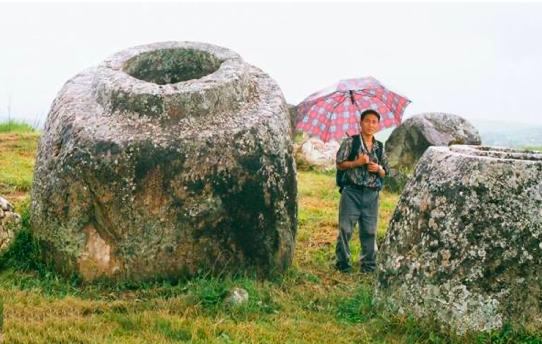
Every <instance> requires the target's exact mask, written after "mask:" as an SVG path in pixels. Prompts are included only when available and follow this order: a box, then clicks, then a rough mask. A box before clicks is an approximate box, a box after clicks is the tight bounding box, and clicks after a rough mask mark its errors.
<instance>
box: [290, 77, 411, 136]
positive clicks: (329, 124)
mask: <svg viewBox="0 0 542 344" xmlns="http://www.w3.org/2000/svg"><path fill="white" fill-rule="evenodd" d="M410 103H411V101H410V100H409V99H408V98H406V97H404V96H402V95H399V94H397V93H395V92H392V91H390V90H388V89H387V88H386V87H384V86H383V85H382V84H381V83H380V82H379V81H378V80H376V79H375V78H373V77H371V76H368V77H363V78H357V79H344V80H340V81H339V82H337V83H335V84H334V85H332V86H330V87H327V88H325V89H323V90H321V91H318V92H316V93H313V94H311V95H310V96H308V97H307V98H306V99H305V100H303V101H302V102H301V103H300V104H299V105H298V106H297V109H298V118H297V120H298V121H297V125H296V129H298V130H303V131H304V132H306V133H308V134H309V135H310V136H314V137H318V138H319V139H321V140H322V141H324V142H327V141H329V140H330V139H332V138H334V139H336V140H340V139H341V138H343V137H344V136H345V135H347V134H349V135H352V134H356V133H358V132H359V118H360V115H361V113H362V112H363V111H365V110H368V109H372V110H375V111H377V112H378V113H379V114H380V129H379V130H382V129H385V128H390V127H393V126H396V125H399V124H401V121H402V118H403V113H404V111H405V108H406V107H407V105H408V104H410Z"/></svg>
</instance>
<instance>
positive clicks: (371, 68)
mask: <svg viewBox="0 0 542 344" xmlns="http://www.w3.org/2000/svg"><path fill="white" fill-rule="evenodd" d="M0 11H1V12H2V13H3V14H4V16H3V19H2V21H1V22H0V121H5V120H7V108H8V106H10V108H11V117H12V118H14V119H19V120H25V121H27V122H29V123H31V124H32V123H36V122H37V121H39V122H40V125H43V123H44V121H45V116H46V115H47V112H48V110H49V107H50V105H51V103H52V101H53V100H54V98H55V97H56V95H57V93H58V92H59V91H60V89H61V87H62V85H63V84H64V83H65V82H66V81H68V80H69V79H70V78H72V77H73V76H75V75H76V74H77V73H79V72H80V71H82V70H84V69H86V68H88V67H92V66H95V65H97V64H99V63H100V62H101V61H103V60H104V59H105V58H107V57H108V56H110V55H112V54H114V53H116V52H118V51H121V50H124V49H126V48H129V47H131V46H135V45H141V44H147V43H152V42H158V41H171V40H178V41H201V42H207V43H211V44H216V45H219V46H224V47H227V48H229V49H232V50H233V51H235V52H237V53H239V54H240V55H241V56H242V57H243V59H244V60H245V61H247V62H248V63H251V64H253V65H255V66H257V67H260V68H262V69H263V70H264V71H265V72H267V73H268V74H269V75H270V76H271V77H272V78H274V79H275V80H276V81H277V82H278V84H279V85H280V87H281V88H282V91H283V93H284V96H285V98H286V100H287V102H288V103H290V104H294V105H295V104H298V103H299V102H300V101H302V100H303V99H304V98H305V97H306V96H308V95H309V94H311V93H313V92H315V91H317V90H319V89H322V88H324V87H326V86H328V85H330V84H332V83H334V82H336V81H338V80H339V79H342V78H352V77H360V76H365V75H371V76H374V77H375V78H377V79H378V80H380V81H381V82H382V83H383V84H384V85H385V86H388V87H389V88H390V89H392V90H395V91H397V92H399V93H401V94H403V95H406V96H407V97H409V98H410V99H411V100H412V104H410V105H409V106H408V107H407V110H406V112H405V118H408V117H410V116H412V115H414V114H418V113H423V112H446V113H452V114H456V115H460V116H462V117H464V118H466V119H467V120H471V121H493V122H515V123H526V124H536V125H537V126H538V125H541V126H542V113H541V112H542V111H541V110H540V109H539V108H538V107H537V100H538V99H539V97H540V91H541V90H542V67H541V65H540V61H542V45H540V44H538V43H537V42H538V39H539V37H541V36H542V21H540V20H539V18H540V17H541V15H542V4H540V3H528V4H515V3H508V4H506V3H493V4H492V3H477V4H469V3H456V4H451V3H447V4H446V3H416V4H408V3H394V4H391V3H383V4H379V3H342V4H340V3H332V4H330V3H315V4H311V3H215V4H210V3H160V4H154V3H116V4H107V3H55V4H52V3H51V4H47V3H38V4H29V3H21V4H18V3H1V4H0Z"/></svg>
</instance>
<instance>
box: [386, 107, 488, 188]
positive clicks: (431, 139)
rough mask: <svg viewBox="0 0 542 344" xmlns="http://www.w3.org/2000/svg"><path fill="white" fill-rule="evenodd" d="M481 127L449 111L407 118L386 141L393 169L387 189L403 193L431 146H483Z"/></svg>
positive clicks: (387, 181) (389, 160)
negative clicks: (418, 163) (479, 131)
mask: <svg viewBox="0 0 542 344" xmlns="http://www.w3.org/2000/svg"><path fill="white" fill-rule="evenodd" d="M481 143H482V141H481V139H480V134H479V133H478V130H477V129H476V128H475V127H474V126H473V125H472V124H470V123H469V122H468V121H467V120H465V119H464V118H461V117H459V116H457V115H452V114H446V113H422V114H419V115H416V116H413V117H411V118H409V119H407V120H405V121H404V122H403V123H402V124H401V125H400V126H398V127H397V128H396V129H395V130H394V131H393V132H392V133H391V135H390V137H389V138H388V140H387V141H386V153H387V156H388V162H389V164H390V168H391V172H390V175H389V176H388V178H387V179H386V188H387V189H388V190H390V191H394V192H401V191H402V190H403V188H404V186H405V184H406V182H407V180H408V178H410V177H411V176H412V172H413V169H414V166H415V165H416V163H417V162H418V160H419V159H420V157H421V156H422V155H423V153H424V152H425V150H426V149H427V148H429V147H430V146H449V145H452V144H461V145H480V144H481Z"/></svg>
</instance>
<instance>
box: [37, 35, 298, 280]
mask: <svg viewBox="0 0 542 344" xmlns="http://www.w3.org/2000/svg"><path fill="white" fill-rule="evenodd" d="M289 122H290V121H289V113H288V109H287V106H286V103H285V100H284V97H283V94H282V91H281V90H280V88H279V86H278V85H277V83H276V82H275V81H274V80H272V79H271V78H270V77H269V76H268V75H267V74H265V73H264V72H262V71H261V70H260V69H258V68H256V67H254V66H251V65H249V64H247V63H245V62H244V61H243V60H242V59H241V57H240V56H239V55H238V54H236V53H234V52H232V51H230V50H228V49H225V48H221V47H217V46H213V45H209V44H204V43H194V42H165V43H156V44H150V45H144V46H138V47H134V48H131V49H127V50H125V51H122V52H120V53H117V54H115V55H113V56H112V57H111V58H109V59H107V60H105V61H104V62H103V63H101V64H100V65H98V66H97V67H94V68H90V69H87V70H85V71H83V72H82V73H80V74H78V75H76V76H75V77H74V78H73V79H71V80H69V81H68V82H67V83H66V84H65V85H64V87H63V88H62V90H61V91H60V93H59V94H58V96H57V98H56V99H55V101H54V103H53V105H52V108H51V111H50V113H49V115H48V117H47V121H46V124H45V130H44V133H43V135H42V137H41V139H40V142H39V148H38V154H37V158H36V166H35V177H34V184H33V187H32V204H31V227H32V231H33V233H34V235H35V236H36V237H37V238H38V240H39V242H40V243H41V244H42V246H43V252H44V256H45V257H44V258H45V259H46V260H47V261H48V262H50V263H51V264H52V265H53V266H54V267H55V268H56V269H57V270H58V271H60V272H61V273H64V274H75V275H78V276H80V277H81V278H83V279H84V280H87V281H90V280H96V279H109V280H117V281H119V280H135V281H139V280H150V279H171V278H173V279H176V278H180V277H185V276H190V275H194V274H198V273H207V272H210V273H222V272H237V271H240V270H243V269H245V270H250V271H256V272H258V273H260V274H261V275H264V276H267V275H269V274H271V273H275V272H277V273H280V272H282V271H284V269H286V268H287V267H288V266H289V265H290V263H291V260H292V255H293V251H294V244H295V234H296V226H297V184H296V167H295V161H294V158H293V151H292V142H291V138H290V132H291V129H290V124H289Z"/></svg>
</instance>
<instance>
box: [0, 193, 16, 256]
mask: <svg viewBox="0 0 542 344" xmlns="http://www.w3.org/2000/svg"><path fill="white" fill-rule="evenodd" d="M20 223H21V216H20V215H19V214H17V213H16V212H15V211H14V210H13V206H12V205H11V203H9V201H8V200H7V199H5V198H3V197H0V255H2V254H3V253H5V252H6V251H7V250H8V249H9V245H10V244H11V241H12V240H13V238H15V235H16V234H17V231H18V229H19V226H20Z"/></svg>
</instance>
